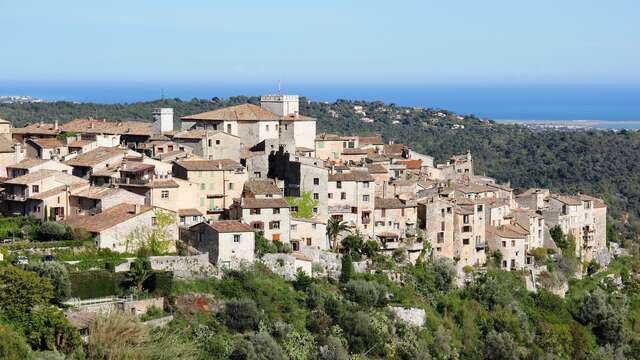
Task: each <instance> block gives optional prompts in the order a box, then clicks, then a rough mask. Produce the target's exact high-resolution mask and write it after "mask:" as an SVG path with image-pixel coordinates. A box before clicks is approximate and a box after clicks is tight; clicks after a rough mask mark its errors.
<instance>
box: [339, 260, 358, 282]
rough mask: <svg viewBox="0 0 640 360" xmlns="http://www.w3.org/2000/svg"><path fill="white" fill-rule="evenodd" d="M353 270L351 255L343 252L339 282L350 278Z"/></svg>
mask: <svg viewBox="0 0 640 360" xmlns="http://www.w3.org/2000/svg"><path fill="white" fill-rule="evenodd" d="M354 272H355V270H354V269H353V260H352V259H351V255H349V254H345V255H344V256H343V257H342V269H341V271H340V282H343V283H346V282H348V281H349V280H351V277H352V276H353V273H354Z"/></svg>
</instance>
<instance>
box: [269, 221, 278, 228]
mask: <svg viewBox="0 0 640 360" xmlns="http://www.w3.org/2000/svg"><path fill="white" fill-rule="evenodd" d="M269 229H280V221H272V222H270V223H269Z"/></svg>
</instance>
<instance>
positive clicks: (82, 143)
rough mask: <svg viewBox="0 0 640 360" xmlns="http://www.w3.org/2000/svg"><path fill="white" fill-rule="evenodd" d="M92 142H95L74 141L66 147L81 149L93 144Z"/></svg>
mask: <svg viewBox="0 0 640 360" xmlns="http://www.w3.org/2000/svg"><path fill="white" fill-rule="evenodd" d="M94 142H95V140H76V141H72V142H70V143H69V145H68V146H69V147H70V148H71V147H73V148H75V147H83V146H86V145H89V144H91V143H94Z"/></svg>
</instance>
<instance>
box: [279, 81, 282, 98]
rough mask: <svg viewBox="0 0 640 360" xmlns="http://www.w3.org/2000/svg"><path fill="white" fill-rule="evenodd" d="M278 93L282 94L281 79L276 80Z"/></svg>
mask: <svg viewBox="0 0 640 360" xmlns="http://www.w3.org/2000/svg"><path fill="white" fill-rule="evenodd" d="M278 95H282V80H278Z"/></svg>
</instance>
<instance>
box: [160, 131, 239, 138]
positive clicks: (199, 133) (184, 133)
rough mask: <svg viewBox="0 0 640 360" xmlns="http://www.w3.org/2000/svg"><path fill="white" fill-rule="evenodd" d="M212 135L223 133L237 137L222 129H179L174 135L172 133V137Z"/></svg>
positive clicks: (203, 136)
mask: <svg viewBox="0 0 640 360" xmlns="http://www.w3.org/2000/svg"><path fill="white" fill-rule="evenodd" d="M214 135H225V136H232V137H235V138H237V136H235V135H233V134H229V133H227V132H224V131H220V130H201V129H198V130H188V131H181V132H179V133H176V134H175V135H173V138H174V139H203V138H205V137H207V136H214Z"/></svg>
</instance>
